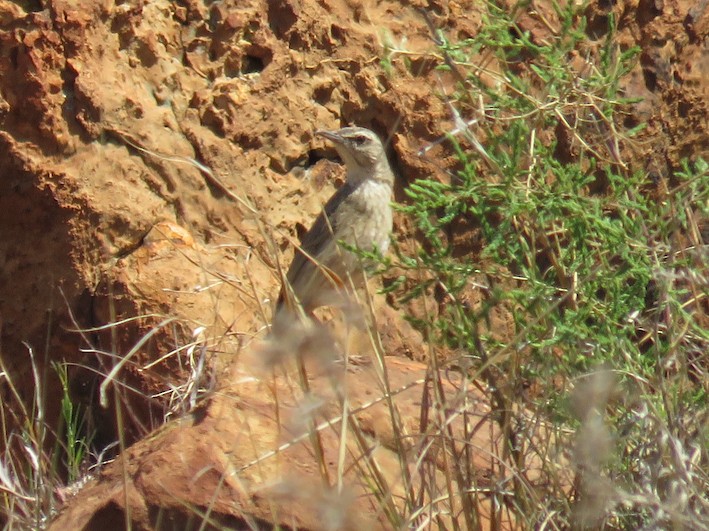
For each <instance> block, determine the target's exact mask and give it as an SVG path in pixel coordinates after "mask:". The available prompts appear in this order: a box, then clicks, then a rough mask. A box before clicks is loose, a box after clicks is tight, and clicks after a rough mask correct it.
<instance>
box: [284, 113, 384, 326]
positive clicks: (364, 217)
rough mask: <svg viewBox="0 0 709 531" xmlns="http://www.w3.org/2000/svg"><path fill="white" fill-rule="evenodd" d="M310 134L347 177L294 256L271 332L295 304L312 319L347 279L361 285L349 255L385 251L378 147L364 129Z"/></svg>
mask: <svg viewBox="0 0 709 531" xmlns="http://www.w3.org/2000/svg"><path fill="white" fill-rule="evenodd" d="M316 134H317V135H318V136H322V137H324V138H325V139H327V140H329V141H330V142H332V143H333V145H334V147H335V149H336V150H337V152H338V154H339V156H340V158H341V159H342V161H343V162H344V164H345V167H346V169H347V175H346V179H345V183H344V184H343V185H342V186H341V187H340V188H339V189H338V190H337V191H336V192H335V193H334V194H333V195H332V197H330V199H329V200H328V201H327V203H325V206H324V207H323V209H322V211H321V212H320V215H319V216H318V217H317V219H316V220H315V222H314V223H313V225H312V226H311V227H310V229H309V230H308V231H307V232H306V233H305V234H304V235H303V237H302V239H301V242H300V246H299V247H298V248H296V250H295V255H294V257H293V261H292V262H291V264H290V267H289V268H288V272H287V273H286V275H285V277H286V278H285V283H284V284H283V286H282V287H281V291H280V294H279V296H278V300H277V302H276V308H275V311H274V317H273V320H272V330H273V331H275V330H276V328H277V325H278V324H279V323H281V325H282V324H283V322H288V321H290V320H292V319H293V318H294V317H296V316H298V315H299V313H298V311H297V304H300V306H301V307H302V309H303V313H304V314H305V316H307V317H308V318H310V319H315V317H314V315H313V312H314V310H315V309H317V308H319V307H321V306H328V305H332V304H333V303H336V302H337V301H338V300H341V297H342V293H343V292H344V291H346V290H347V287H348V286H349V281H350V279H352V280H353V281H354V283H355V286H357V285H358V284H361V283H363V282H364V275H363V274H362V272H363V267H364V264H363V262H362V258H361V257H360V256H358V255H357V254H356V253H353V252H352V251H351V249H353V248H358V249H361V250H364V251H375V250H377V251H379V252H380V253H381V254H384V253H386V251H387V249H388V247H389V240H390V234H391V232H392V228H393V221H392V207H391V195H392V189H393V185H394V174H393V172H392V170H391V167H390V165H389V162H388V160H387V156H386V152H385V149H384V145H383V144H382V141H381V140H380V138H379V137H378V136H377V134H376V133H374V132H373V131H370V130H369V129H366V128H364V127H344V128H342V129H339V130H335V131H324V130H318V131H316ZM342 244H345V245H342ZM348 247H349V248H350V249H348ZM286 283H287V284H286ZM293 296H294V297H293Z"/></svg>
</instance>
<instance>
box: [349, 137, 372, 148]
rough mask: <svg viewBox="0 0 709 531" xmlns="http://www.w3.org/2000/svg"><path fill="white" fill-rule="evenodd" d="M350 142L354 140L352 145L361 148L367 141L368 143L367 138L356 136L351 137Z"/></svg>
mask: <svg viewBox="0 0 709 531" xmlns="http://www.w3.org/2000/svg"><path fill="white" fill-rule="evenodd" d="M352 140H354V143H355V144H357V145H358V146H363V145H365V144H366V143H367V141H369V138H367V137H366V136H364V135H357V136H355V137H353V138H352Z"/></svg>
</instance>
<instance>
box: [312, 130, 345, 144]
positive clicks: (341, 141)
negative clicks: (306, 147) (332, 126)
mask: <svg viewBox="0 0 709 531" xmlns="http://www.w3.org/2000/svg"><path fill="white" fill-rule="evenodd" d="M315 134H316V135H318V136H324V137H325V138H327V139H328V140H331V141H332V142H335V143H336V144H344V139H343V138H342V137H341V136H340V135H338V134H337V133H335V132H334V131H323V130H322V129H320V130H318V131H315Z"/></svg>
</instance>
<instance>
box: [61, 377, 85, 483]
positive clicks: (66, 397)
mask: <svg viewBox="0 0 709 531" xmlns="http://www.w3.org/2000/svg"><path fill="white" fill-rule="evenodd" d="M53 367H54V371H55V372H56V373H57V376H58V377H59V382H60V384H61V387H62V399H61V420H62V426H61V427H60V430H59V436H58V439H57V444H58V445H60V447H61V448H62V450H63V452H58V451H57V452H55V455H60V454H62V453H63V455H64V456H65V458H64V463H63V464H64V466H65V467H66V474H67V482H68V483H69V484H71V483H74V482H75V481H77V480H78V479H79V478H80V477H81V476H82V475H84V474H85V471H84V470H83V468H82V467H83V465H84V464H85V460H86V457H87V455H88V453H89V452H90V450H91V439H92V438H93V437H92V435H91V433H88V432H87V429H86V417H85V412H84V411H83V410H82V408H81V407H80V406H79V405H77V404H75V403H74V402H73V400H72V397H71V394H70V389H69V379H68V374H67V366H66V364H64V363H54V364H53Z"/></svg>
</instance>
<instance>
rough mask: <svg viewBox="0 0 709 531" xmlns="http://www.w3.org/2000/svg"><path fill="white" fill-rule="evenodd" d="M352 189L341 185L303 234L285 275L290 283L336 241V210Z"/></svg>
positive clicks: (311, 265) (312, 265)
mask: <svg viewBox="0 0 709 531" xmlns="http://www.w3.org/2000/svg"><path fill="white" fill-rule="evenodd" d="M352 191H353V188H352V186H351V185H350V184H349V183H345V184H344V185H342V186H341V187H340V188H339V189H338V190H337V191H336V192H335V193H334V194H333V196H332V197H331V198H330V199H329V200H328V202H327V203H326V204H325V207H324V208H323V210H322V212H320V215H319V216H318V217H317V219H316V220H315V223H313V226H312V227H310V230H308V232H306V233H305V235H304V236H303V239H302V240H301V242H300V247H299V248H298V249H296V250H295V255H294V256H293V262H292V263H291V265H290V268H289V269H288V274H287V275H286V278H287V279H288V281H289V282H290V283H291V284H293V283H294V282H295V281H296V279H297V278H298V277H300V275H301V274H303V269H305V268H307V267H315V265H314V264H313V259H315V260H317V258H318V257H319V256H321V255H322V251H323V250H324V249H325V247H326V246H327V245H328V244H331V243H337V242H336V240H335V237H334V236H333V234H337V233H338V223H339V220H338V215H337V211H338V209H339V207H340V205H341V204H342V202H343V201H344V200H345V199H346V198H347V197H348V196H349V195H350V194H351V193H352Z"/></svg>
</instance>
